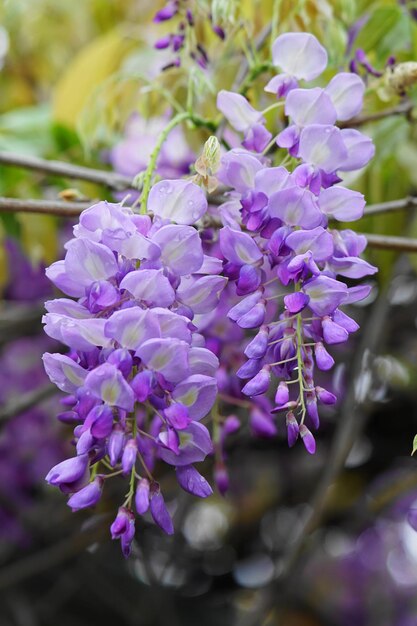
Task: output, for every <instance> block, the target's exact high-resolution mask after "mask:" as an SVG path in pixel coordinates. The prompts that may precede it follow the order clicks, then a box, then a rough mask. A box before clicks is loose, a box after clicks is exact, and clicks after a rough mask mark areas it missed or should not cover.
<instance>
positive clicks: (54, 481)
mask: <svg viewBox="0 0 417 626" xmlns="http://www.w3.org/2000/svg"><path fill="white" fill-rule="evenodd" d="M87 467H88V455H87V454H82V455H80V456H75V457H73V458H72V459H66V460H65V461H61V463H58V465H55V466H54V467H53V468H52V469H51V470H49V472H48V474H47V475H46V478H45V480H46V481H47V482H48V483H49V484H50V485H58V486H61V485H72V484H76V483H77V482H78V481H79V480H80V479H81V478H83V477H84V475H85V472H86V470H87Z"/></svg>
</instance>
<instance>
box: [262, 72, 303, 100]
mask: <svg viewBox="0 0 417 626" xmlns="http://www.w3.org/2000/svg"><path fill="white" fill-rule="evenodd" d="M297 87H298V82H297V80H296V79H295V78H294V77H293V76H288V75H287V74H278V75H277V76H274V77H273V78H271V80H270V81H269V82H268V83H267V85H266V86H265V88H264V91H266V92H267V93H274V94H276V96H277V98H285V96H286V95H287V94H289V93H290V91H291V89H297Z"/></svg>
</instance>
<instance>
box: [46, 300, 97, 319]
mask: <svg viewBox="0 0 417 626" xmlns="http://www.w3.org/2000/svg"><path fill="white" fill-rule="evenodd" d="M45 309H46V310H47V311H48V313H57V314H58V315H63V316H64V317H73V318H76V319H87V318H89V317H91V313H90V311H89V310H88V309H87V308H86V307H85V306H82V305H81V304H79V303H78V302H75V301H74V300H70V299H69V298H56V299H55V300H47V301H46V302H45Z"/></svg>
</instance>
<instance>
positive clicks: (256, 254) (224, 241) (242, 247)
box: [219, 226, 262, 266]
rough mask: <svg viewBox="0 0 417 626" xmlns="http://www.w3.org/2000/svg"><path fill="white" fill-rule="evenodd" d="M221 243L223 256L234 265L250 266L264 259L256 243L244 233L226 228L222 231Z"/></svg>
mask: <svg viewBox="0 0 417 626" xmlns="http://www.w3.org/2000/svg"><path fill="white" fill-rule="evenodd" d="M219 243H220V250H221V252H222V254H223V256H224V257H225V258H226V259H227V260H228V261H230V262H231V263H233V264H234V265H237V266H241V265H246V264H249V265H250V264H252V263H258V262H259V261H260V260H261V259H262V252H261V251H260V250H259V248H258V246H257V244H256V243H255V241H254V240H253V239H252V237H251V236H250V235H248V234H247V233H243V232H242V231H239V230H232V229H231V228H229V227H228V226H225V227H224V228H222V229H221V230H220V234H219Z"/></svg>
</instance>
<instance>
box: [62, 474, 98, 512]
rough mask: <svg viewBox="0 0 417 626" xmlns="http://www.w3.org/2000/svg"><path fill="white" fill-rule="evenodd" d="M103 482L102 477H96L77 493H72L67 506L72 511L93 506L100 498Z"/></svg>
mask: <svg viewBox="0 0 417 626" xmlns="http://www.w3.org/2000/svg"><path fill="white" fill-rule="evenodd" d="M103 484H104V480H103V478H102V476H96V478H95V479H94V480H93V481H92V482H91V483H89V484H88V485H86V486H85V487H82V489H80V490H79V491H77V492H76V493H74V494H73V495H72V496H71V497H70V498H69V500H68V502H67V504H68V506H69V507H71V509H72V510H73V511H79V510H80V509H86V508H87V507H90V506H95V505H96V504H97V502H98V501H99V500H100V498H101V493H102V490H103Z"/></svg>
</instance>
